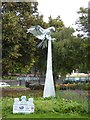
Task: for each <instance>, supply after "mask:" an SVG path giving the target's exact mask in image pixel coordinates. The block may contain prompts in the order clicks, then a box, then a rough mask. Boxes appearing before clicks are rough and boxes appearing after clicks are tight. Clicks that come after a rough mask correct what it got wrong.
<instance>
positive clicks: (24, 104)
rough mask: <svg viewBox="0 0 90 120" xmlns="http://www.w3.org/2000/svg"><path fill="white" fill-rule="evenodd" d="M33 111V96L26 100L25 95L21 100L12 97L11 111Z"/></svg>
mask: <svg viewBox="0 0 90 120" xmlns="http://www.w3.org/2000/svg"><path fill="white" fill-rule="evenodd" d="M33 112H34V103H33V98H29V99H28V101H26V96H22V97H21V101H20V100H19V98H14V104H13V113H33Z"/></svg>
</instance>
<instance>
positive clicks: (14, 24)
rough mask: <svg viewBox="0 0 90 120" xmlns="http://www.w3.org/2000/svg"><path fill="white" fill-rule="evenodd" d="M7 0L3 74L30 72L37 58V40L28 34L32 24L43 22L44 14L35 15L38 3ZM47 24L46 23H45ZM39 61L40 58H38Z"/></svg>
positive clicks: (4, 8)
mask: <svg viewBox="0 0 90 120" xmlns="http://www.w3.org/2000/svg"><path fill="white" fill-rule="evenodd" d="M33 4H34V9H33V11H32V9H31V8H32V6H31V5H32V3H28V2H25V3H24V2H12V3H11V2H7V3H2V21H3V23H2V38H3V40H2V42H3V44H2V46H3V48H2V53H3V56H2V59H3V63H2V66H3V69H2V72H3V75H5V74H8V73H17V72H19V73H27V72H30V70H31V68H32V66H33V65H34V63H35V61H36V59H37V58H38V57H37V58H36V56H35V52H36V45H37V44H38V42H39V41H37V40H36V39H35V38H34V37H33V36H32V35H31V34H26V31H27V28H29V27H30V26H31V25H35V24H39V23H40V24H42V25H43V26H44V24H45V23H44V22H43V17H42V16H39V15H37V16H33V15H32V14H33V12H37V5H38V4H37V3H33ZM45 25H46V24H45ZM37 61H38V60H37Z"/></svg>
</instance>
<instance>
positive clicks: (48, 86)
mask: <svg viewBox="0 0 90 120" xmlns="http://www.w3.org/2000/svg"><path fill="white" fill-rule="evenodd" d="M43 97H44V98H45V97H55V88H54V82H53V75H52V70H48V71H47V72H46V79H45V86H44V93H43Z"/></svg>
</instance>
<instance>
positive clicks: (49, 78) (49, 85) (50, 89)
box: [43, 40, 55, 98]
mask: <svg viewBox="0 0 90 120" xmlns="http://www.w3.org/2000/svg"><path fill="white" fill-rule="evenodd" d="M51 96H52V97H55V88H54V81H53V74H52V47H51V40H48V53H47V70H46V78H45V85H44V92H43V97H44V98H45V97H51Z"/></svg>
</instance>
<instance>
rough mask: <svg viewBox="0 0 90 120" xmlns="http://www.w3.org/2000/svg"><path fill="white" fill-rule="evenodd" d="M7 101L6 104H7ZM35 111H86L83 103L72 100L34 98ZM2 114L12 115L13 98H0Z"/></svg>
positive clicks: (62, 112)
mask: <svg viewBox="0 0 90 120" xmlns="http://www.w3.org/2000/svg"><path fill="white" fill-rule="evenodd" d="M7 103H8V104H7ZM34 104H35V113H34V114H44V113H48V114H49V113H53V114H55V113H59V114H65V113H71V114H72V113H77V114H80V113H86V110H85V108H83V105H81V104H79V103H77V102H74V101H72V100H67V99H61V98H60V97H57V98H47V99H46V98H45V99H44V98H35V100H34ZM2 106H3V107H2V115H3V117H8V116H10V115H12V114H13V113H12V106H13V99H12V98H8V97H6V98H3V99H2Z"/></svg>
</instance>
